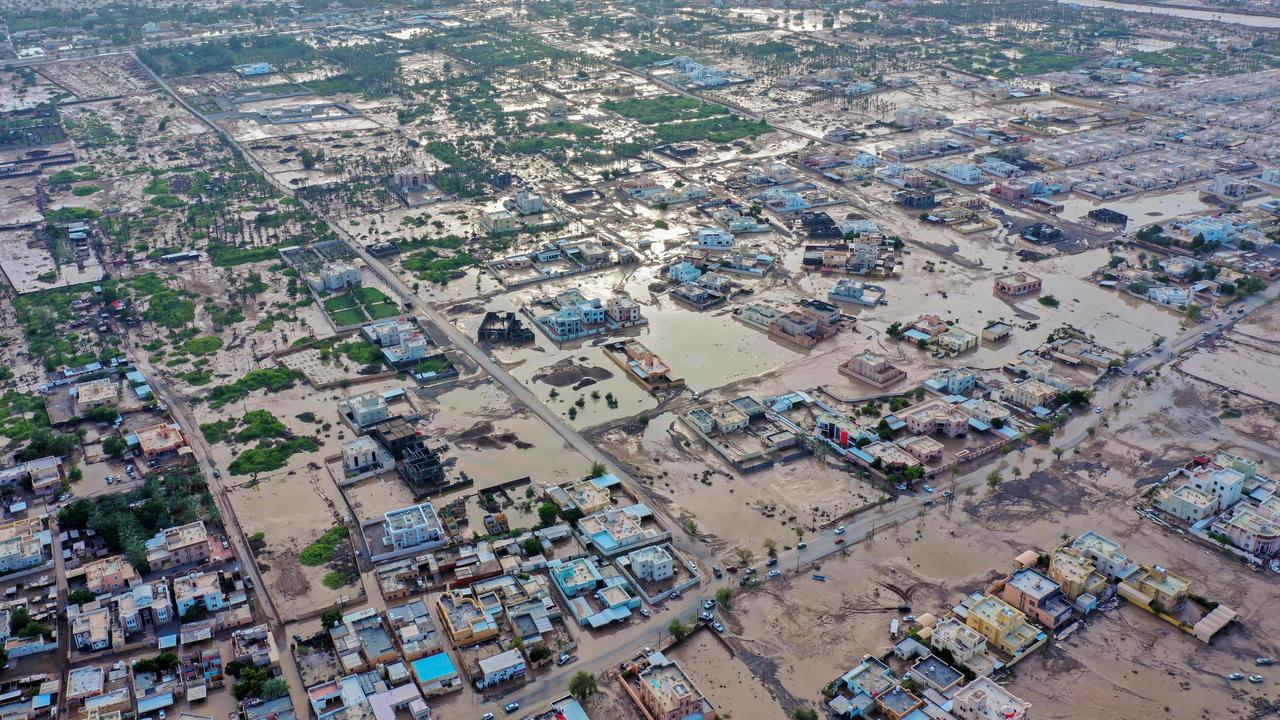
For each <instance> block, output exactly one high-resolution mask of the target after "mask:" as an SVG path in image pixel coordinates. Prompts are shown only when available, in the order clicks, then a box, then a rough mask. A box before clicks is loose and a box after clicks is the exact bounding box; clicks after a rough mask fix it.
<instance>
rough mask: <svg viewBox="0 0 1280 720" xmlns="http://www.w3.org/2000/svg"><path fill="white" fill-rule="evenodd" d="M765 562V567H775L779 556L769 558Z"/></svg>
mask: <svg viewBox="0 0 1280 720" xmlns="http://www.w3.org/2000/svg"><path fill="white" fill-rule="evenodd" d="M764 564H765V567H773V566H774V565H777V564H778V558H776V557H771V558H769V559H768V560H766V561H765V563H764Z"/></svg>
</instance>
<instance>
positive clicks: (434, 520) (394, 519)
mask: <svg viewBox="0 0 1280 720" xmlns="http://www.w3.org/2000/svg"><path fill="white" fill-rule="evenodd" d="M383 517H384V518H385V520H386V526H385V528H384V532H385V533H386V535H385V536H384V537H383V538H382V542H383V543H385V544H386V545H387V546H388V547H394V548H395V549H397V550H404V549H405V548H414V547H418V546H424V545H425V546H428V547H438V546H440V545H444V544H445V538H444V531H443V530H442V529H441V527H440V518H439V517H438V516H437V515H436V511H435V508H433V507H431V503H422V504H421V505H410V506H409V507H405V508H400V509H399V510H392V511H391V512H389V513H386V514H384V515H383Z"/></svg>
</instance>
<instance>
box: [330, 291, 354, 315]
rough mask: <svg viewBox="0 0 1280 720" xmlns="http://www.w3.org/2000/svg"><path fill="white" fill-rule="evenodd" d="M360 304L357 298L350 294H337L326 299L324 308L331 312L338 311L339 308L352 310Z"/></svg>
mask: <svg viewBox="0 0 1280 720" xmlns="http://www.w3.org/2000/svg"><path fill="white" fill-rule="evenodd" d="M358 304H359V303H357V302H356V299H355V298H354V297H352V296H350V295H335V296H333V297H331V298H326V299H325V301H324V309H325V310H328V311H329V312H338V311H339V310H350V309H351V308H354V307H355V306H356V305H358Z"/></svg>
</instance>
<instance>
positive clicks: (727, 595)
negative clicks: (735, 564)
mask: <svg viewBox="0 0 1280 720" xmlns="http://www.w3.org/2000/svg"><path fill="white" fill-rule="evenodd" d="M732 601H733V591H732V590H730V589H729V588H727V587H722V588H720V589H719V590H716V602H718V603H720V606H721V607H729V605H730V603H731V602H732Z"/></svg>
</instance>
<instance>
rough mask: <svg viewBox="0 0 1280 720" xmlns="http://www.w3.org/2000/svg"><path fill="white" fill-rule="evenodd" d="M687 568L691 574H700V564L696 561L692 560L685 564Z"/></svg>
mask: <svg viewBox="0 0 1280 720" xmlns="http://www.w3.org/2000/svg"><path fill="white" fill-rule="evenodd" d="M685 567H687V568H689V572H691V573H696V572H698V563H696V562H694V561H692V560H690V561H689V562H687V563H685Z"/></svg>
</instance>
